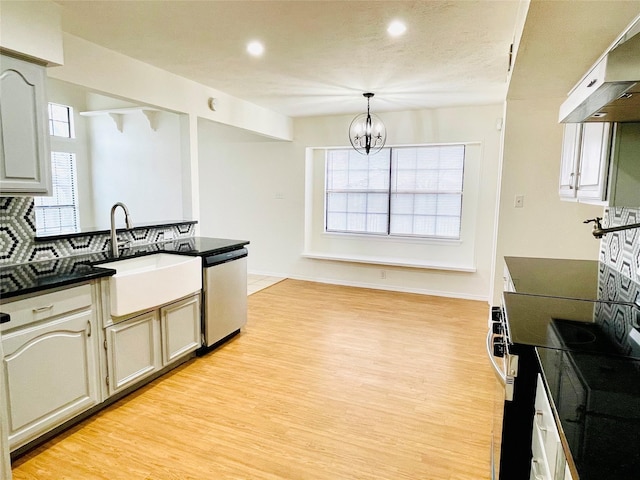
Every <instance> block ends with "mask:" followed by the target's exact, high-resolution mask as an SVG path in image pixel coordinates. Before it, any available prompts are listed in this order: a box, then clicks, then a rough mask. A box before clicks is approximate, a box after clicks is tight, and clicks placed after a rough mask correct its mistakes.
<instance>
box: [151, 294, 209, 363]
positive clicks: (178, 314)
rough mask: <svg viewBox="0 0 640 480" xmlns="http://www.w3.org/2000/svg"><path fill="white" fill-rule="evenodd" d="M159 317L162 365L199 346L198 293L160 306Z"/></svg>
mask: <svg viewBox="0 0 640 480" xmlns="http://www.w3.org/2000/svg"><path fill="white" fill-rule="evenodd" d="M160 318H161V319H162V365H163V366H166V365H169V364H170V363H173V362H175V361H176V360H178V359H179V358H180V357H182V356H184V355H185V354H187V353H190V352H193V351H194V350H196V349H198V348H199V347H200V344H201V339H200V324H201V322H200V295H195V296H193V297H189V298H185V299H184V300H180V301H177V302H175V303H172V304H170V305H167V306H166V307H163V308H161V309H160Z"/></svg>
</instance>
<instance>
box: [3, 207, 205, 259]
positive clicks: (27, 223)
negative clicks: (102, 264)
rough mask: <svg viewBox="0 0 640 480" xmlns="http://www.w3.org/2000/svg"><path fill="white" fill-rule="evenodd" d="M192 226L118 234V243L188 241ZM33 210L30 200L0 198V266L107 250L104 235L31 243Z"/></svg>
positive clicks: (138, 230)
mask: <svg viewBox="0 0 640 480" xmlns="http://www.w3.org/2000/svg"><path fill="white" fill-rule="evenodd" d="M193 234H194V224H193V223H183V224H176V225H171V226H168V227H167V226H163V227H143V228H134V229H132V230H127V231H125V232H118V238H119V239H121V242H122V243H123V244H124V243H127V242H128V245H129V246H140V245H146V244H150V243H156V242H162V241H165V240H173V239H178V238H186V237H191V236H193ZM35 235H36V223H35V210H34V205H33V198H32V197H0V265H10V264H16V263H27V262H34V261H39V260H52V259H56V258H64V257H70V256H72V255H81V254H88V253H94V252H102V251H107V250H109V249H110V243H111V242H110V236H109V234H105V233H96V234H87V235H81V236H76V235H74V236H72V237H69V238H62V239H55V240H53V239H52V240H51V241H37V242H36V241H34V237H35Z"/></svg>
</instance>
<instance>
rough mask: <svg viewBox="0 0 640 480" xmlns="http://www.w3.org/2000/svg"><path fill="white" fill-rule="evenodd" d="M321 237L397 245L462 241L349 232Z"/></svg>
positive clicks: (326, 233)
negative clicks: (393, 243) (394, 243)
mask: <svg viewBox="0 0 640 480" xmlns="http://www.w3.org/2000/svg"><path fill="white" fill-rule="evenodd" d="M322 236H323V237H334V238H342V239H345V240H350V239H353V240H362V239H366V240H367V241H369V242H370V241H375V242H397V243H419V244H430V245H438V244H440V245H461V244H462V240H460V239H458V238H444V237H417V236H415V237H412V236H409V235H407V236H402V235H375V234H366V233H349V232H323V233H322Z"/></svg>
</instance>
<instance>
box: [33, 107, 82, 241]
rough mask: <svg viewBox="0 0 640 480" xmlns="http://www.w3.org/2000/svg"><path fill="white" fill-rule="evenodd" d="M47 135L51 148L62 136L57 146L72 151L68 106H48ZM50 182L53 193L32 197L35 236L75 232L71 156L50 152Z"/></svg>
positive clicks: (75, 197) (75, 189) (75, 198)
mask: <svg viewBox="0 0 640 480" xmlns="http://www.w3.org/2000/svg"><path fill="white" fill-rule="evenodd" d="M49 134H50V135H51V137H52V139H51V142H52V146H53V144H54V142H56V141H57V140H56V137H62V138H64V139H65V140H62V142H63V143H62V144H61V145H58V144H56V145H57V146H58V147H60V146H61V147H62V148H65V149H66V148H69V149H70V150H73V149H74V148H75V146H74V145H73V142H74V137H75V135H74V129H73V108H72V107H69V106H67V105H59V104H57V103H49ZM64 142H66V143H64ZM70 142H71V143H70ZM58 143H59V142H58ZM51 182H52V184H53V194H52V195H51V196H50V197H34V205H35V214H36V232H38V235H53V234H58V235H60V234H64V233H76V232H78V231H79V230H80V222H79V218H78V187H77V175H76V155H75V153H71V152H60V151H58V152H55V151H54V152H51Z"/></svg>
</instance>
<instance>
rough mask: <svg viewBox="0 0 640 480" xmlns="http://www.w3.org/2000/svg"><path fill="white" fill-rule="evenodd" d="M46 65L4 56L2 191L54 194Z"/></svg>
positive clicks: (0, 84) (0, 71) (0, 86)
mask: <svg viewBox="0 0 640 480" xmlns="http://www.w3.org/2000/svg"><path fill="white" fill-rule="evenodd" d="M45 81H46V73H45V69H44V67H41V66H39V65H35V64H33V63H29V62H25V61H22V60H17V59H15V58H12V57H7V56H5V55H2V56H0V95H1V98H0V191H1V193H2V194H6V193H11V194H38V195H50V194H51V191H52V189H51V176H50V172H51V159H50V152H49V133H48V128H47V126H48V119H47V97H46V93H45Z"/></svg>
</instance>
